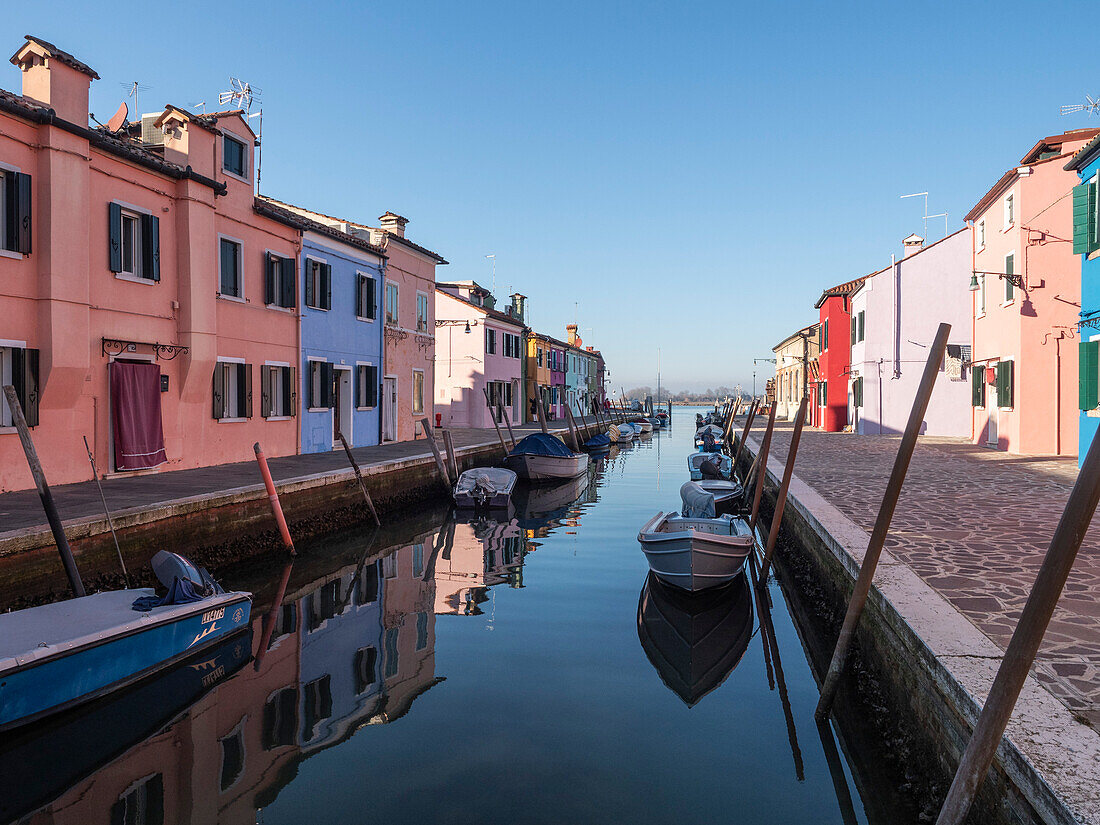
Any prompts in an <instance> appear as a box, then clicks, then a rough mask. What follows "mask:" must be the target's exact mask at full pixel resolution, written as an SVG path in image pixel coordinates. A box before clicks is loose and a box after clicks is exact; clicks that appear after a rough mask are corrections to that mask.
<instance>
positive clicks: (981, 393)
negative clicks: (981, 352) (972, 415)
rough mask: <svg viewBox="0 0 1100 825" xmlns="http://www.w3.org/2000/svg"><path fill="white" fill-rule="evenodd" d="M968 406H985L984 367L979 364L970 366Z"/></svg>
mask: <svg viewBox="0 0 1100 825" xmlns="http://www.w3.org/2000/svg"><path fill="white" fill-rule="evenodd" d="M970 406H972V407H984V406H985V367H983V366H982V365H981V364H975V365H973V366H972V367H971V368H970Z"/></svg>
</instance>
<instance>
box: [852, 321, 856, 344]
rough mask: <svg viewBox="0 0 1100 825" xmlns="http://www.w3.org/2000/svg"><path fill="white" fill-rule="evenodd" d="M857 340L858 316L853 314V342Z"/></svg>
mask: <svg viewBox="0 0 1100 825" xmlns="http://www.w3.org/2000/svg"><path fill="white" fill-rule="evenodd" d="M855 342H856V316H854V315H853V316H852V343H853V344H854V343H855Z"/></svg>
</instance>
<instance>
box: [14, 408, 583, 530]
mask: <svg viewBox="0 0 1100 825" xmlns="http://www.w3.org/2000/svg"><path fill="white" fill-rule="evenodd" d="M591 420H592V419H589V421H591ZM548 426H549V427H550V429H551V431H554V430H557V429H558V428H561V427H564V424H562V423H561V422H560V421H554V422H550V423H549V425H548ZM538 429H539V428H538V425H537V424H527V425H524V426H522V427H514V428H513V430H514V432H515V435H516V440H517V441H518V440H519V438H520V437H521V436H523V435H527V434H529V433H532V432H537V431H538ZM451 433H452V438H453V440H454V445H455V449H456V450H461V449H463V448H465V447H475V446H483V445H487V444H499V443H500V442H499V441H498V440H497V435H496V432H494V431H493V430H491V429H488V430H481V429H457V428H456V429H453V430H451ZM504 437H505V439H506V440H507V437H508V434H507V432H505V433H504ZM567 441H568V439H567ZM427 450H428V446H427V442H426V441H425V440H424V439H423V438H421V439H419V440H416V441H401V442H396V443H389V444H382V445H379V446H376V447H357V448H356V449H354V450H352V453H353V454H354V456H355V460H356V461H358V462H359V465H360V466H361V467H364V468H366V467H368V466H371V465H374V464H382V463H385V462H388V461H395V460H400V459H403V458H409V457H411V456H417V455H421V454H423V453H425V452H426V451H427ZM267 463H268V467H269V468H270V469H271V475H272V477H273V478H274V479H275V481H276V482H282V481H287V480H290V479H293V478H298V477H301V476H308V475H313V474H314V473H324V472H327V471H332V470H343V469H347V468H348V459H347V456H346V455H345V454H344V451H343V450H342V449H339V450H334V451H332V452H328V453H313V454H310V455H294V456H284V457H281V458H269V459H268V462H267ZM261 480H262V479H261V478H260V471H259V469H258V468H257V467H256V462H255V460H251V461H242V462H237V463H233V464H219V465H216V466H213V467H198V468H195V469H191V470H172V471H170V472H162V473H146V474H142V475H135V476H126V477H122V478H109V479H106V480H104V481H103V492H104V494H105V495H106V498H107V504H108V506H109V507H110V509H111V511H112V512H115V511H118V510H123V509H127V508H132V507H150V506H153V505H156V504H163V503H165V502H171V501H175V500H177V499H182V498H188V497H191V496H197V495H203V494H209V493H217V492H220V491H225V490H232V489H234V488H237V487H244V486H247V485H250V484H259V483H261ZM51 490H52V492H53V495H54V499H55V500H56V501H57V507H58V509H59V510H60V511H61V517H62V519H63V520H64V521H69V520H71V519H80V518H87V517H95V516H102V515H103V503H102V501H101V500H100V498H99V491H98V490H97V489H96V485H95V482H93V481H86V482H80V483H77V484H62V485H58V486H53V487H51ZM28 528H42V529H45V528H47V524H46V516H45V513H44V512H43V510H42V504H41V502H40V501H39V499H38V493H37V492H36V491H35V490H34V489H30V490H19V491H17V492H13V493H3V494H0V534H3V533H8V532H10V531H16V530H25V529H28Z"/></svg>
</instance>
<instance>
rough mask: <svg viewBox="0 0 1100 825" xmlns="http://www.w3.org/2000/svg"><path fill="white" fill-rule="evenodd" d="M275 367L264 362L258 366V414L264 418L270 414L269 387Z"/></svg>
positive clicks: (270, 387) (270, 386)
mask: <svg viewBox="0 0 1100 825" xmlns="http://www.w3.org/2000/svg"><path fill="white" fill-rule="evenodd" d="M275 370H276V367H269V366H267V365H266V364H264V365H262V366H261V367H260V415H261V416H263V417H264V418H269V417H270V416H271V394H272V393H271V389H272V381H273V378H274V376H275Z"/></svg>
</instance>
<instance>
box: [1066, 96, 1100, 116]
mask: <svg viewBox="0 0 1100 825" xmlns="http://www.w3.org/2000/svg"><path fill="white" fill-rule="evenodd" d="M1078 112H1086V113H1087V114H1088V116H1089V117H1092V116H1093V115H1094V114H1096V113H1100V98H1098V99H1095V100H1094V99H1093V98H1091V97H1089V96H1088V95H1085V102H1084V103H1071V104H1070V105H1069V106H1063V107H1062V114H1063V115H1075V114H1077V113H1078Z"/></svg>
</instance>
